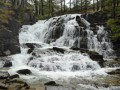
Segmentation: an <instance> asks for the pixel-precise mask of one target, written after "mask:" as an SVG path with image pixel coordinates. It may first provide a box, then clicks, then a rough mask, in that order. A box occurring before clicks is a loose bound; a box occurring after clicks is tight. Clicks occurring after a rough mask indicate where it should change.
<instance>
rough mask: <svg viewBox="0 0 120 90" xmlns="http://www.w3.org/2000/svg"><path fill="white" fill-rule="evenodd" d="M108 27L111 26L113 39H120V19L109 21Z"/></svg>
mask: <svg viewBox="0 0 120 90" xmlns="http://www.w3.org/2000/svg"><path fill="white" fill-rule="evenodd" d="M107 25H108V26H110V28H111V30H112V39H113V40H117V39H119V38H120V20H119V19H109V20H108V21H107Z"/></svg>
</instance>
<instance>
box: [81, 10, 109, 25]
mask: <svg viewBox="0 0 120 90" xmlns="http://www.w3.org/2000/svg"><path fill="white" fill-rule="evenodd" d="M82 16H83V17H84V18H85V19H86V20H87V21H88V22H90V23H91V25H95V24H98V25H103V24H105V22H106V20H108V19H109V18H110V15H108V14H106V13H103V12H95V13H93V14H83V15H82Z"/></svg>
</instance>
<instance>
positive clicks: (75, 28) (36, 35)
mask: <svg viewBox="0 0 120 90" xmlns="http://www.w3.org/2000/svg"><path fill="white" fill-rule="evenodd" d="M95 32H96V33H95ZM19 40H20V43H21V44H22V43H46V44H49V45H51V46H57V47H64V46H66V47H75V48H84V49H88V50H92V51H95V52H98V53H99V54H100V55H103V57H104V58H105V59H110V58H114V56H115V53H114V50H113V49H112V47H113V46H112V43H111V42H110V39H109V36H108V32H107V30H105V29H104V26H97V27H96V30H95V31H93V30H91V29H90V23H89V22H87V21H86V20H85V19H84V18H82V17H81V15H80V14H72V15H63V16H58V17H53V18H50V19H48V20H40V21H38V22H37V23H36V24H34V25H25V26H23V27H22V29H21V32H20V34H19Z"/></svg>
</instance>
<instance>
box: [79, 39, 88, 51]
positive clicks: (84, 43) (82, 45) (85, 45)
mask: <svg viewBox="0 0 120 90" xmlns="http://www.w3.org/2000/svg"><path fill="white" fill-rule="evenodd" d="M87 43H88V39H87V37H83V38H81V40H80V48H83V49H87V48H88V46H87Z"/></svg>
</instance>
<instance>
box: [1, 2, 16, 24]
mask: <svg viewBox="0 0 120 90" xmlns="http://www.w3.org/2000/svg"><path fill="white" fill-rule="evenodd" d="M10 6H11V4H10V3H4V2H2V1H0V7H1V8H0V24H6V23H8V20H9V18H10V16H11V15H12V14H14V12H13V11H12V10H10V9H9V8H10Z"/></svg>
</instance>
